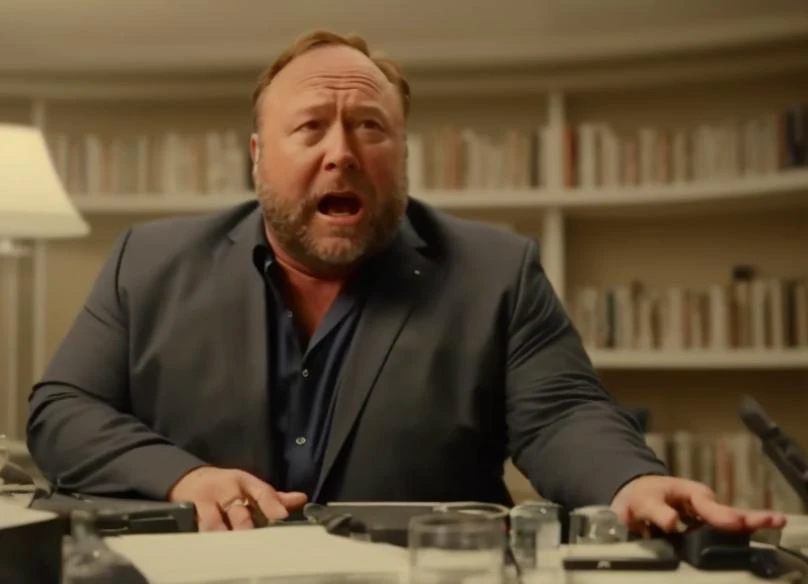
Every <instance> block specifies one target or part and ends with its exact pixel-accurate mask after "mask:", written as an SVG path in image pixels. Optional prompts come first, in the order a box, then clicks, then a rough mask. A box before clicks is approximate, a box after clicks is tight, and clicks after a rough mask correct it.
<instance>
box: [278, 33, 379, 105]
mask: <svg viewBox="0 0 808 584" xmlns="http://www.w3.org/2000/svg"><path fill="white" fill-rule="evenodd" d="M340 83H344V84H350V85H356V86H357V87H358V88H360V89H362V90H363V92H369V93H375V94H377V95H379V96H381V95H383V94H387V93H390V92H391V91H392V92H393V93H394V92H395V88H394V86H393V84H392V83H390V81H389V80H388V79H387V77H385V75H384V73H383V72H382V71H381V70H380V69H379V68H378V67H377V66H376V65H375V64H374V63H373V61H371V60H370V59H369V58H368V57H367V56H366V55H364V54H362V53H361V52H359V51H357V50H356V49H353V48H351V47H346V46H324V47H316V48H313V49H310V50H309V51H307V52H305V53H303V54H302V55H299V56H297V57H295V58H294V59H293V60H292V61H291V62H290V63H289V64H288V65H286V66H285V67H284V68H283V69H281V71H280V72H279V73H278V74H277V75H276V76H275V78H274V79H273V80H272V83H270V85H269V87H267V90H266V91H267V97H270V95H272V94H275V95H284V94H288V93H289V92H296V93H297V92H299V91H301V90H302V89H304V88H305V87H307V86H309V87H313V88H316V87H318V86H319V87H322V86H323V85H327V84H340ZM270 99H271V97H270Z"/></svg>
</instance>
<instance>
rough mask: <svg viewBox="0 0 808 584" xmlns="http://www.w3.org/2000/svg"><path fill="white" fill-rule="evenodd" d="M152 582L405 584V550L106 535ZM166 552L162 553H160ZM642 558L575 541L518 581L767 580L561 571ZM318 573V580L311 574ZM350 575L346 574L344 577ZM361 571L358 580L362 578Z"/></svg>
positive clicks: (266, 533) (325, 538)
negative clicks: (581, 560) (575, 561)
mask: <svg viewBox="0 0 808 584" xmlns="http://www.w3.org/2000/svg"><path fill="white" fill-rule="evenodd" d="M108 541H109V543H110V546H111V547H112V548H113V549H115V550H116V551H118V552H120V553H121V554H123V555H124V556H126V557H127V558H129V559H130V560H131V561H132V562H133V563H134V564H135V565H136V566H137V567H138V568H139V569H140V570H141V571H142V572H143V573H144V574H145V575H146V577H147V578H149V579H150V581H151V582H153V583H154V584H190V583H206V584H213V583H221V582H224V581H228V584H235V582H238V581H239V579H242V580H241V581H242V582H245V583H246V582H249V583H250V584H259V583H267V584H268V583H272V582H279V581H284V582H290V583H298V582H299V583H301V584H304V583H305V584H314V583H319V582H322V581H324V580H323V579H322V576H323V575H325V574H328V575H329V576H328V580H327V581H328V582H352V583H356V584H359V583H364V582H369V581H372V582H377V583H378V584H386V583H387V582H389V583H390V584H394V583H399V582H407V580H408V578H407V574H408V566H409V564H408V562H409V554H408V551H407V550H406V549H404V548H398V547H395V546H389V545H384V544H376V543H366V542H358V541H352V540H348V539H346V538H341V537H337V536H331V535H328V534H327V533H326V532H325V530H323V529H322V528H320V527H318V526H295V527H284V528H265V529H257V530H253V531H246V532H219V533H194V534H163V535H135V536H124V537H120V538H111V539H109V540H108ZM167 550H170V551H168V553H166V551H167ZM570 553H580V554H581V555H598V556H600V555H602V554H609V555H610V556H612V557H636V556H637V555H650V554H651V553H652V552H650V551H649V550H648V549H647V548H644V547H641V546H638V545H637V544H634V543H627V544H614V545H608V546H576V548H575V550H574V551H573V550H572V549H570V548H562V549H560V550H549V551H547V552H545V553H544V554H541V555H540V571H539V573H538V574H536V575H534V576H531V577H527V578H525V579H524V582H525V584H532V583H534V582H535V583H536V584H550V583H552V582H557V583H558V584H634V583H636V584H641V583H642V584H648V583H649V582H651V583H655V584H679V583H685V582H686V583H687V584H753V583H760V582H770V581H768V580H763V579H759V578H757V577H755V576H753V575H751V574H749V573H747V572H703V571H699V570H696V569H694V568H693V567H691V566H689V565H687V564H681V565H680V567H679V569H678V570H676V571H670V572H616V571H615V572H606V571H593V572H587V571H578V572H563V571H562V570H561V562H562V559H563V557H564V556H565V555H566V554H570ZM318 574H319V577H318ZM348 574H353V575H354V577H353V578H348V577H347V575H348ZM362 576H364V578H363V577H362Z"/></svg>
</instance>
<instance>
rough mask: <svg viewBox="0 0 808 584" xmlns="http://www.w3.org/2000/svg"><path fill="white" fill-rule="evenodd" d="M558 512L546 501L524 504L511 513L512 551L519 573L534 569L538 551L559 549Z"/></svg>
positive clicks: (556, 506)
mask: <svg viewBox="0 0 808 584" xmlns="http://www.w3.org/2000/svg"><path fill="white" fill-rule="evenodd" d="M560 510H561V507H560V506H559V505H556V504H555V503H551V502H549V501H525V502H524V503H520V504H519V505H516V506H515V507H514V508H513V509H511V512H510V545H511V551H512V552H513V557H514V559H515V560H516V562H517V563H518V564H519V567H520V568H521V569H522V570H534V569H536V567H537V566H538V561H539V554H540V550H542V549H545V550H547V549H557V548H558V547H559V546H560V545H561V522H560V521H559V517H558V515H559V512H560Z"/></svg>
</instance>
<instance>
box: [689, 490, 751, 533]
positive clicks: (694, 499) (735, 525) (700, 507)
mask: <svg viewBox="0 0 808 584" xmlns="http://www.w3.org/2000/svg"><path fill="white" fill-rule="evenodd" d="M690 502H691V505H692V506H693V510H694V511H695V512H696V514H697V515H698V516H699V517H701V518H702V519H703V520H704V521H705V522H706V523H708V524H709V525H712V526H713V527H717V528H719V529H727V530H732V531H735V530H739V529H743V528H744V527H745V523H746V522H745V521H744V519H745V518H744V514H743V512H741V511H738V510H737V509H733V508H732V507H728V506H727V505H722V504H721V503H719V502H717V501H716V500H715V499H713V498H712V497H710V496H709V495H703V494H696V495H693V496H691V498H690Z"/></svg>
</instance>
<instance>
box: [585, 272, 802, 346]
mask: <svg viewBox="0 0 808 584" xmlns="http://www.w3.org/2000/svg"><path fill="white" fill-rule="evenodd" d="M570 311H571V315H572V318H573V321H574V322H575V325H576V328H577V329H578V331H579V333H580V335H581V338H582V340H583V342H584V344H585V345H586V346H588V347H590V348H595V349H635V350H654V349H668V350H688V349H703V350H719V351H720V350H729V349H760V350H767V349H769V350H776V349H785V348H796V347H806V348H808V292H806V280H805V279H801V278H794V279H786V278H773V277H752V278H747V277H745V274H744V273H743V272H741V273H738V274H736V277H734V278H733V279H732V280H731V281H730V282H728V283H724V284H714V285H711V286H708V287H706V288H699V289H691V288H686V287H681V286H671V287H667V288H652V287H649V286H646V285H644V284H643V283H641V282H632V283H631V284H629V285H626V286H618V287H613V288H612V287H610V288H598V287H591V286H590V287H582V288H579V289H578V290H576V291H575V293H574V295H573V299H572V304H571V308H570Z"/></svg>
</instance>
